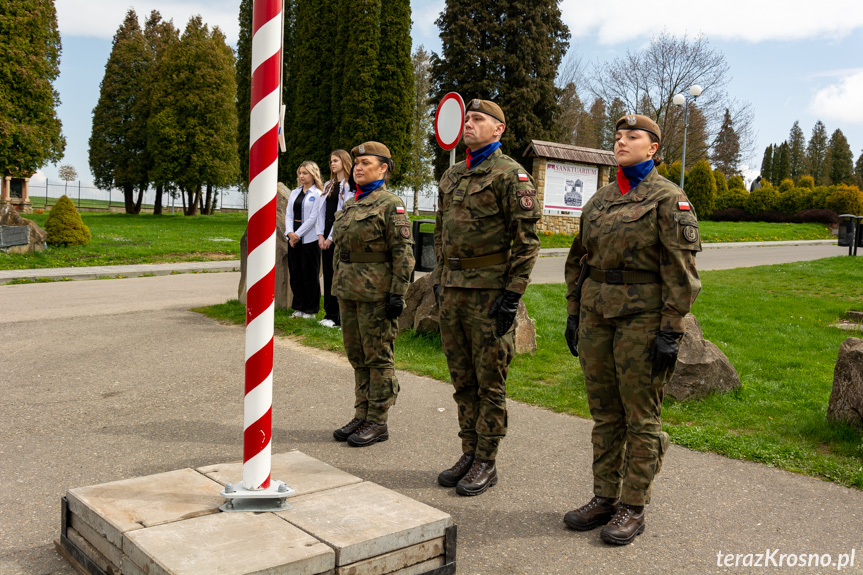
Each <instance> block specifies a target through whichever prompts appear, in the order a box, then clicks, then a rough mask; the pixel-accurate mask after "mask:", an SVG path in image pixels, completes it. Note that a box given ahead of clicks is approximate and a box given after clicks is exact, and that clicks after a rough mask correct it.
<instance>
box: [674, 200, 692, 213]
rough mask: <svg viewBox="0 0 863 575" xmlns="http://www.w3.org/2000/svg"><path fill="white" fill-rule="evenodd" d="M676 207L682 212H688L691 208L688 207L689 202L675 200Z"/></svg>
mask: <svg viewBox="0 0 863 575" xmlns="http://www.w3.org/2000/svg"><path fill="white" fill-rule="evenodd" d="M677 209H678V210H681V211H684V212H688V211H690V210H691V208H690V207H689V202H677Z"/></svg>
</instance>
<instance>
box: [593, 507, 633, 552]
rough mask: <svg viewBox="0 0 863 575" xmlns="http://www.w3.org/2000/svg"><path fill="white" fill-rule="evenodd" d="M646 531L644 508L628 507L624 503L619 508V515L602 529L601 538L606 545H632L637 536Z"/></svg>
mask: <svg viewBox="0 0 863 575" xmlns="http://www.w3.org/2000/svg"><path fill="white" fill-rule="evenodd" d="M643 531H644V506H643V505H627V504H626V503H623V504H621V505H620V507H618V508H617V513H615V514H614V517H612V518H611V521H609V522H608V525H606V526H605V527H603V528H602V531H600V533H599V536H600V537H601V538H602V540H603V541H605V542H606V543H612V544H614V545H628V544H630V543H632V540H633V539H635V537H636V535H641V534H642V532H643Z"/></svg>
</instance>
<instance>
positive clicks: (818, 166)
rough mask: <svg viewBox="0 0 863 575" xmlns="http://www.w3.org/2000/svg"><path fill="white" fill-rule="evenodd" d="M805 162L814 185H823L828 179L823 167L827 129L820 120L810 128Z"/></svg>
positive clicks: (825, 155) (825, 158) (825, 157)
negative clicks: (810, 133) (810, 132)
mask: <svg viewBox="0 0 863 575" xmlns="http://www.w3.org/2000/svg"><path fill="white" fill-rule="evenodd" d="M806 160H807V162H808V164H809V175H811V176H812V177H813V178H815V185H816V186H823V185H825V184H826V179H827V178H828V177H829V174H828V173H827V172H826V170H825V166H824V163H825V161H826V160H827V128H825V127H824V124H823V123H821V120H818V121H817V122H815V126H814V127H813V128H812V137H810V138H809V145H808V146H807V147H806Z"/></svg>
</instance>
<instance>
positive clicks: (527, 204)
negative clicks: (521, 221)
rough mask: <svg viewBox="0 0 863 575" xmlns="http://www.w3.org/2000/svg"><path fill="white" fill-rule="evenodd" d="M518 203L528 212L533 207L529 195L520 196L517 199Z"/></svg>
mask: <svg viewBox="0 0 863 575" xmlns="http://www.w3.org/2000/svg"><path fill="white" fill-rule="evenodd" d="M518 205H519V206H521V209H523V210H524V211H526V212H529V211H530V210H532V209H533V198H531V197H530V196H522V197H521V199H520V200H519V201H518Z"/></svg>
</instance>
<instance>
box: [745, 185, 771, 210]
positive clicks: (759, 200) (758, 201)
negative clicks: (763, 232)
mask: <svg viewBox="0 0 863 575" xmlns="http://www.w3.org/2000/svg"><path fill="white" fill-rule="evenodd" d="M778 204H779V192H777V191H776V189H775V188H772V187H766V188H760V189H758V190H753V191H752V193H751V194H749V197H748V198H747V199H746V211H747V212H749V213H750V214H759V213H761V212H769V211H773V210H776V206H777V205H778Z"/></svg>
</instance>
